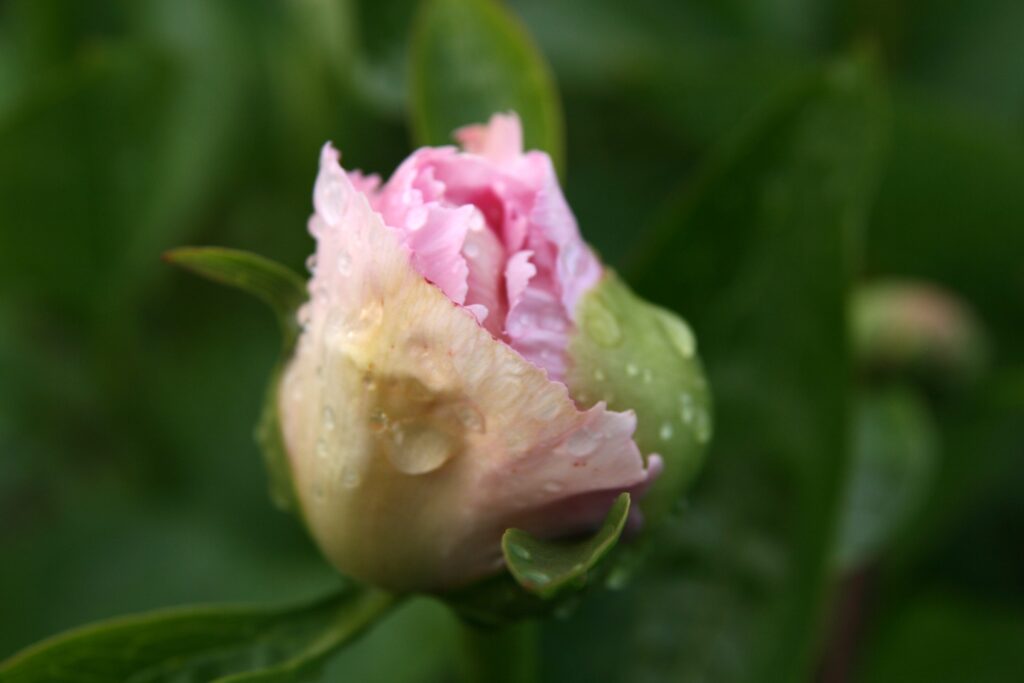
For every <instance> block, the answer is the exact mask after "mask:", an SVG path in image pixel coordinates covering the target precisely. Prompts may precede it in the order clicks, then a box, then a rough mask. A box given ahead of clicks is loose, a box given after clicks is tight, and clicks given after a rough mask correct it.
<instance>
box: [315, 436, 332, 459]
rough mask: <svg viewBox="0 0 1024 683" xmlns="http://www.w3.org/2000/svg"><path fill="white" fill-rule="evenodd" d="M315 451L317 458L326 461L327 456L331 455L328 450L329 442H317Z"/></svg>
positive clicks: (318, 440)
mask: <svg viewBox="0 0 1024 683" xmlns="http://www.w3.org/2000/svg"><path fill="white" fill-rule="evenodd" d="M314 451H315V452H316V457H318V458H320V459H321V460H326V459H327V456H329V455H330V451H329V450H328V448H327V442H326V441H324V440H323V439H317V440H316V447H315V448H314Z"/></svg>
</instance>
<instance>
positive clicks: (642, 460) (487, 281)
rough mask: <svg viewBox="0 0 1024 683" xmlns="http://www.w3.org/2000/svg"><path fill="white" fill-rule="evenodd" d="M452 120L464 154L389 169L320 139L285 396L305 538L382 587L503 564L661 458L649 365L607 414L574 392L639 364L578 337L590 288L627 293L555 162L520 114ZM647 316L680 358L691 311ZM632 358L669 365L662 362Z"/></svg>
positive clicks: (594, 516)
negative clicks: (311, 240)
mask: <svg viewBox="0 0 1024 683" xmlns="http://www.w3.org/2000/svg"><path fill="white" fill-rule="evenodd" d="M457 135H458V138H459V140H460V141H461V143H462V145H463V148H464V149H463V150H458V149H456V148H454V147H442V148H423V149H420V150H418V151H416V152H414V153H413V154H412V155H411V156H410V157H409V158H408V159H407V160H406V161H405V162H403V163H402V165H401V166H400V167H399V168H398V169H397V170H396V171H395V173H394V175H393V176H392V177H391V178H390V179H389V180H388V182H387V183H384V184H382V183H381V182H380V180H379V179H378V178H376V177H374V176H369V177H367V176H362V175H360V174H358V173H346V172H345V171H344V170H342V168H341V167H340V165H339V163H338V154H337V152H336V151H334V150H333V149H332V148H331V147H330V146H325V148H324V149H323V152H322V154H321V160H320V174H319V177H318V178H317V181H316V187H315V191H314V205H315V209H316V211H315V213H314V215H313V217H312V218H311V219H310V224H309V229H310V232H311V233H312V235H313V236H314V237H315V238H316V241H317V248H316V254H315V257H314V258H313V259H311V269H312V277H311V280H310V283H309V292H310V300H309V302H308V303H307V304H306V305H305V306H304V307H303V309H302V310H301V311H300V314H299V321H300V324H301V325H302V327H303V331H302V333H301V336H300V338H299V341H298V344H297V346H296V350H295V354H294V357H293V358H292V359H291V361H290V363H289V364H288V366H287V368H286V370H285V373H284V376H283V379H282V381H281V383H280V385H279V386H280V388H279V393H278V396H277V401H278V410H279V415H280V420H281V431H282V437H283V441H284V444H285V447H286V450H287V453H288V458H289V461H290V464H291V468H292V478H293V481H294V485H295V490H296V491H297V493H298V497H299V501H300V504H301V507H302V512H303V517H304V519H305V520H306V523H307V525H308V528H309V530H310V532H311V533H312V535H313V536H314V538H315V539H316V541H317V543H318V545H319V546H320V548H321V549H322V551H323V552H324V554H325V555H326V556H327V558H328V559H329V560H330V561H331V562H332V563H333V564H334V565H335V566H336V567H337V568H338V569H339V570H340V571H342V572H344V573H346V574H348V575H350V576H353V577H355V578H358V579H361V580H364V581H367V582H370V583H373V584H377V585H380V586H384V587H387V588H390V589H393V590H426V591H429V590H444V589H449V588H455V587H459V586H462V585H465V584H467V583H469V582H472V581H474V580H476V579H478V578H482V577H484V576H487V575H489V574H491V573H493V572H495V571H497V570H498V569H499V568H500V567H501V564H502V554H501V548H500V538H501V535H502V533H503V532H504V531H505V530H506V529H507V528H509V527H517V528H521V529H524V530H526V531H528V532H529V533H531V534H534V535H535V536H538V537H540V538H560V537H565V536H570V535H574V534H579V533H584V532H587V531H588V530H592V529H594V528H596V527H597V526H598V525H599V524H600V523H601V520H602V518H603V517H604V515H605V513H606V512H607V510H608V508H609V506H610V505H611V502H612V500H613V499H614V498H615V496H616V495H618V494H619V493H621V492H623V491H631V492H633V493H634V494H638V495H640V494H642V493H643V492H644V491H645V490H646V489H647V488H649V487H650V486H651V484H652V483H653V482H654V480H655V479H656V478H657V477H658V475H659V473H660V472H661V470H662V467H663V459H662V457H661V455H659V452H658V451H656V450H653V445H652V446H650V448H651V449H652V450H641V448H640V447H639V446H638V444H637V441H636V440H635V439H634V435H635V433H636V431H637V416H636V414H635V413H634V412H633V410H632V408H633V407H634V406H633V405H630V404H629V403H628V401H629V400H631V399H632V398H635V397H636V396H638V395H641V394H644V390H643V386H644V381H645V378H646V375H642V376H641V377H639V378H638V380H637V382H636V383H635V384H636V387H635V389H634V388H631V389H630V390H629V391H621V392H619V393H618V395H617V396H616V397H614V400H615V405H616V406H619V407H620V410H619V411H616V410H611V409H609V407H608V404H607V402H606V401H605V400H603V399H602V397H601V396H599V395H598V394H597V393H591V395H590V396H589V397H587V398H586V400H584V397H583V396H581V395H579V394H578V393H575V392H576V390H578V391H583V392H586V391H590V389H591V386H590V384H588V381H584V380H583V379H581V378H583V377H588V378H591V379H592V378H593V376H594V373H599V372H604V373H607V374H608V375H610V374H615V376H616V377H618V375H619V374H621V373H625V374H623V375H622V376H623V377H627V376H628V375H629V374H630V366H628V365H622V366H621V368H619V366H618V365H616V369H615V370H614V373H613V372H612V371H611V370H608V369H605V370H601V369H600V368H601V366H602V364H603V365H604V366H606V367H611V366H610V364H609V358H608V357H607V356H606V355H605V354H603V353H602V352H601V349H605V347H601V349H598V350H595V349H594V348H591V345H590V344H589V342H587V340H590V339H592V337H591V336H587V335H581V333H580V330H586V329H590V330H593V329H598V328H596V327H594V325H597V326H598V327H599V326H600V325H601V324H602V321H601V320H599V319H597V318H594V316H598V317H600V316H601V315H602V313H601V312H600V311H599V307H600V306H602V305H605V304H602V303H601V302H602V301H604V299H603V298H601V297H602V296H611V297H613V298H615V297H619V299H616V301H617V302H618V303H616V304H615V306H614V308H615V312H614V314H612V313H609V315H611V316H612V317H615V316H617V315H625V316H627V318H628V316H629V315H630V314H629V311H625V312H623V311H620V310H618V306H619V304H620V303H621V302H622V301H626V299H621V297H625V296H627V294H628V292H627V293H626V294H623V293H622V292H623V291H625V290H624V289H623V288H622V287H621V285H615V284H614V282H616V281H614V280H613V278H612V277H611V275H610V274H609V273H607V272H606V271H605V269H604V268H603V267H602V265H601V263H600V261H599V260H598V259H597V258H596V256H595V255H594V253H593V252H592V251H591V249H590V248H589V247H588V246H587V245H586V244H585V243H584V242H583V241H582V239H581V238H580V235H579V231H578V229H577V226H576V222H575V219H574V218H573V215H572V213H571V212H570V210H569V208H568V206H567V204H566V202H565V199H564V198H563V195H562V192H561V190H560V188H559V186H558V181H557V177H556V175H555V172H554V170H553V167H552V164H551V160H550V159H549V158H548V156H547V155H546V154H543V153H541V152H527V153H523V151H522V142H521V130H520V125H519V121H518V118H516V117H515V115H497V116H495V117H493V118H492V120H491V122H490V123H489V125H486V126H472V127H469V128H466V129H463V130H461V131H459V132H458V134H457ZM606 283H613V284H611V285H609V284H606ZM609 287H610V288H611V289H608V288H609ZM602 292H604V293H605V294H601V293H602ZM609 292H610V293H609ZM595 293H596V294H595ZM595 296H597V298H596V299H595V298H594V297H595ZM631 297H632V295H628V297H627V298H628V299H629V301H630V302H633V301H635V300H633V299H631ZM595 302H596V303H595ZM636 303H637V304H638V305H640V306H647V305H646V304H642V303H641V302H636ZM627 308H628V307H627ZM648 308H651V307H648ZM605 312H607V311H605ZM658 315H660V316H662V317H661V318H659V320H661V321H662V323H661V324H662V326H663V330H662V332H659V333H657V334H660V335H661V336H657V335H656V336H653V337H650V340H652V341H650V345H656V344H657V343H658V341H657V340H661V342H662V343H663V344H670V345H671V344H675V345H676V347H678V346H679V345H682V346H684V347H685V346H687V345H689V346H688V348H689V349H690V350H689V355H690V356H692V338H691V337H690V336H689V333H688V331H687V330H686V329H685V327H684V326H683V324H682V323H681V322H680V321H678V320H677V319H675V318H673V317H671V316H669V314H667V313H661V312H659V313H658ZM581 316H583V317H584V319H583V320H581V319H580V317H581ZM592 318H594V320H591V319H592ZM629 320H631V318H630V319H629ZM629 320H626V319H623V320H622V321H616V324H619V322H623V323H624V324H628V323H629ZM595 321H596V322H595ZM604 324H607V321H605V323H604ZM581 325H583V327H581ZM620 332H621V333H628V330H627V331H625V332H623V331H620ZM581 340H583V341H581ZM650 345H649V347H645V348H648V350H649V348H652V346H650ZM617 347H618V345H616V344H613V345H611V346H609V347H607V348H609V349H614V348H617ZM634 350H638V349H634ZM639 350H640V351H643V349H639ZM654 355H655V356H656V355H657V354H654ZM662 355H664V354H662ZM674 357H676V358H679V357H681V356H680V355H679V354H675V356H674ZM652 358H653V356H652ZM614 360H615V362H618V361H617V359H614ZM694 362H695V361H694ZM688 367H689V366H688ZM644 372H650V373H652V376H653V374H654V373H659V382H660V381H662V380H661V374H660V368H659V367H657V366H656V365H650V364H648V365H645V366H644ZM698 374H699V369H698ZM678 376H679V375H678V372H676V371H675V370H673V371H672V372H669V373H667V374H666V375H665V377H666V378H672V377H678ZM664 381H666V382H667V381H669V379H665V380H664ZM651 383H652V385H653V379H652V380H651ZM570 387H572V388H573V389H574V393H570ZM674 389H675V390H678V391H682V390H686V387H682V388H680V387H675V388H674ZM678 391H677V392H676V393H678ZM701 397H703V394H701ZM612 398H613V397H611V396H609V400H612ZM700 401H701V404H700V406H699V408H700V409H701V410H703V409H704V408H703V398H700ZM656 402H657V399H656V398H655V397H654V395H653V394H651V395H650V396H647V397H646V398H645V399H644V401H641V403H644V404H645V405H647V404H653V403H656ZM682 409H683V407H682V406H680V405H678V404H677V403H673V407H672V408H671V410H672V411H673V412H678V411H680V410H682ZM705 418H706V414H705ZM646 423H647V422H644V424H646ZM651 424H655V423H651ZM659 424H660V423H659ZM654 429H655V432H656V431H657V429H658V427H655V428H654ZM670 437H671V435H669V438H666V439H665V440H664V442H665V443H667V442H668V441H671V438H670ZM648 440H649V441H650V439H648ZM645 448H648V446H646V445H645ZM669 464H670V466H672V463H669ZM671 478H676V475H675V474H673V475H672V477H671ZM635 523H639V520H636V522H635Z"/></svg>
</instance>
